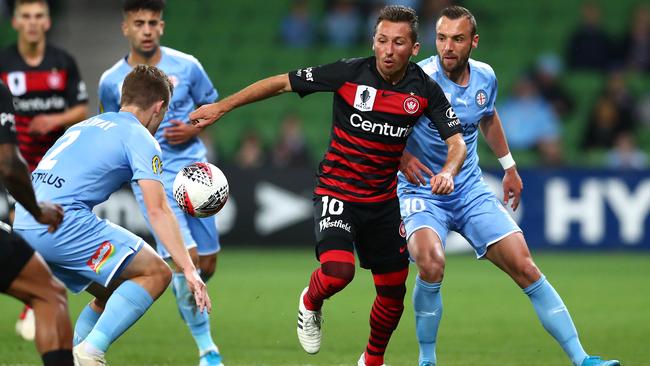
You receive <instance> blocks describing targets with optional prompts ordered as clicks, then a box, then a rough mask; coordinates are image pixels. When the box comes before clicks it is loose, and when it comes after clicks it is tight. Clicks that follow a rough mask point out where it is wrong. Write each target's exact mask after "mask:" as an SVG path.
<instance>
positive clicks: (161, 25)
mask: <svg viewBox="0 0 650 366" xmlns="http://www.w3.org/2000/svg"><path fill="white" fill-rule="evenodd" d="M163 33H165V21H164V20H161V21H160V35H161V36H162V35H163Z"/></svg>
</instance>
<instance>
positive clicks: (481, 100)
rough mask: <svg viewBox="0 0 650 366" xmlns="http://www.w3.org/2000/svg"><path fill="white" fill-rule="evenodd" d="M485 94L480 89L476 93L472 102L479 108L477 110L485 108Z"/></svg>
mask: <svg viewBox="0 0 650 366" xmlns="http://www.w3.org/2000/svg"><path fill="white" fill-rule="evenodd" d="M487 100H488V98H487V93H486V92H485V90H483V89H481V90H479V91H477V92H476V96H475V97H474V101H476V105H477V106H479V108H485V105H486V104H487Z"/></svg>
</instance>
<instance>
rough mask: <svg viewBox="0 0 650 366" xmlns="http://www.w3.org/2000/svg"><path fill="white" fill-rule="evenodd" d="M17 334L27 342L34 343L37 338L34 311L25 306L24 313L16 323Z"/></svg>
mask: <svg viewBox="0 0 650 366" xmlns="http://www.w3.org/2000/svg"><path fill="white" fill-rule="evenodd" d="M16 333H17V334H18V335H19V336H21V337H22V338H23V339H24V340H26V341H33V340H34V336H36V319H35V318H34V310H33V309H32V308H30V307H29V306H27V305H25V308H24V309H23V312H22V313H20V317H19V318H18V320H17V321H16Z"/></svg>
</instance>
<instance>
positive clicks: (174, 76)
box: [167, 75, 178, 88]
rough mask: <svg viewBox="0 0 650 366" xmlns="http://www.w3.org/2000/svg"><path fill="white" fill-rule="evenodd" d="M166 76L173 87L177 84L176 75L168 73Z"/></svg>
mask: <svg viewBox="0 0 650 366" xmlns="http://www.w3.org/2000/svg"><path fill="white" fill-rule="evenodd" d="M167 78H168V79H169V82H170V83H172V85H173V86H174V88H175V87H177V86H178V77H177V76H176V75H168V76H167Z"/></svg>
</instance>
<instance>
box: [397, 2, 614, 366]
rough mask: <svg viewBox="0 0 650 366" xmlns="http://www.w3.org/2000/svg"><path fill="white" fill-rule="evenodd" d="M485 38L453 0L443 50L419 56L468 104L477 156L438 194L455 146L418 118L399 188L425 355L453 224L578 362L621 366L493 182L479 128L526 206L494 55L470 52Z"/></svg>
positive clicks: (508, 192)
mask: <svg viewBox="0 0 650 366" xmlns="http://www.w3.org/2000/svg"><path fill="white" fill-rule="evenodd" d="M478 39H479V37H478V34H477V33H476V20H475V19H474V16H473V15H472V14H471V13H470V12H469V10H467V9H465V8H463V7H460V6H452V7H448V8H445V9H444V10H443V11H442V16H441V17H440V19H439V20H438V23H437V24H436V47H437V49H438V55H437V56H432V57H430V58H427V59H425V60H423V61H421V62H420V63H419V65H420V66H421V67H422V69H423V70H424V71H425V72H426V73H427V74H428V75H430V76H431V78H432V79H433V80H435V81H436V82H437V83H438V84H439V85H440V87H441V88H442V90H443V91H444V92H445V95H446V96H447V99H449V101H450V103H451V105H452V106H453V108H454V110H455V111H456V113H458V116H459V118H460V121H461V123H462V126H463V138H464V139H465V143H466V144H467V146H468V155H467V159H466V160H465V163H464V165H463V167H462V169H461V171H460V173H458V175H456V177H455V178H454V180H455V182H454V185H455V187H456V190H455V191H454V192H452V193H451V194H449V195H446V196H442V195H431V187H430V186H429V184H428V183H427V179H425V178H426V176H427V175H428V176H432V175H433V173H432V171H433V172H436V171H439V170H440V169H441V167H442V166H443V164H445V157H446V155H447V151H446V149H445V145H444V142H443V138H444V136H441V135H440V134H438V132H437V131H435V130H431V129H427V128H425V126H426V125H427V123H429V120H428V119H427V117H426V116H424V117H422V120H421V121H420V123H418V124H417V125H416V126H415V128H414V130H413V133H412V134H411V136H410V137H409V140H408V143H407V145H406V151H405V152H404V156H403V158H402V160H403V161H402V166H401V171H402V172H403V173H400V174H399V184H398V195H399V199H400V203H401V210H402V217H404V224H405V229H406V235H407V238H408V248H409V252H410V254H411V257H412V258H413V260H414V261H415V263H416V264H417V266H418V269H419V274H418V277H417V278H416V281H415V289H414V291H413V307H414V310H415V322H416V333H417V337H418V342H419V344H420V357H419V358H420V359H419V364H420V366H433V365H435V364H436V354H435V347H436V337H437V332H438V326H439V322H440V318H441V316H442V298H441V295H440V285H441V282H442V278H443V272H444V267H445V254H444V243H445V240H446V238H447V232H448V231H449V230H455V231H458V232H459V233H461V234H462V235H463V236H464V237H465V238H467V239H468V240H469V242H470V244H471V245H472V246H473V248H474V250H475V251H476V256H477V257H478V258H487V259H488V260H490V261H491V262H492V263H494V264H495V265H496V266H497V267H499V268H501V269H502V270H503V271H504V272H506V273H507V274H508V275H509V276H510V277H512V279H513V280H514V281H515V282H516V283H517V285H519V286H520V287H521V288H522V289H523V291H524V293H525V294H526V295H528V297H529V298H530V300H531V302H532V304H533V307H534V308H535V311H536V312H537V315H538V317H539V319H540V321H541V322H542V325H543V326H544V328H545V329H546V330H547V331H548V332H549V333H550V334H551V335H552V336H553V337H554V338H555V339H556V340H557V342H558V343H559V344H560V345H561V346H562V349H564V351H565V352H566V353H567V355H568V356H569V358H570V359H571V361H572V363H573V364H574V365H575V366H617V365H619V363H618V361H604V360H602V359H600V358H599V357H597V356H592V357H589V356H588V355H587V354H586V353H585V351H584V350H583V348H582V346H581V344H580V341H579V339H578V334H577V332H576V329H575V327H574V325H573V321H572V320H571V316H570V315H569V312H568V310H567V308H566V306H565V305H564V303H563V302H562V299H561V298H560V296H559V295H558V294H557V292H556V291H555V289H554V288H553V287H552V286H551V284H550V283H549V282H548V281H547V280H546V277H544V275H543V274H542V273H541V272H540V270H539V269H538V268H537V266H536V265H535V263H534V262H533V259H532V258H531V255H530V252H529V251H528V246H527V245H526V241H525V239H524V236H523V234H522V232H521V229H520V228H519V227H518V226H517V224H516V223H515V222H514V221H513V220H512V219H511V218H510V215H509V214H508V213H507V212H506V210H505V209H504V207H503V205H502V204H501V203H500V202H499V200H498V199H497V198H496V197H495V195H494V194H493V193H492V192H491V191H490V189H489V188H488V186H487V185H486V184H485V183H484V182H483V179H482V174H481V169H480V168H479V166H478V155H477V152H476V144H477V140H478V130H479V129H480V130H481V132H483V135H484V136H485V139H486V141H487V143H488V145H489V146H490V147H491V148H492V150H493V151H494V153H495V155H496V156H497V157H499V162H501V165H502V166H503V168H504V169H505V175H504V178H503V193H504V204H507V203H508V202H509V201H510V199H512V204H511V207H512V208H513V209H516V208H517V206H518V205H519V197H520V195H521V190H522V187H523V185H522V182H521V178H520V177H519V174H518V173H517V166H516V165H515V162H514V160H513V158H512V156H511V155H510V152H509V151H508V143H507V141H506V137H505V135H504V133H503V128H502V127H501V120H500V119H499V115H498V113H497V111H496V109H495V107H494V102H495V100H496V95H497V80H496V76H495V74H494V71H493V70H492V68H491V67H490V66H489V65H488V64H485V63H483V62H479V61H476V60H473V59H470V58H469V57H470V54H471V51H472V49H473V48H476V46H477V45H478ZM521 123H525V121H521ZM428 168H430V170H429V169H428ZM422 171H424V174H423V173H422Z"/></svg>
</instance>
